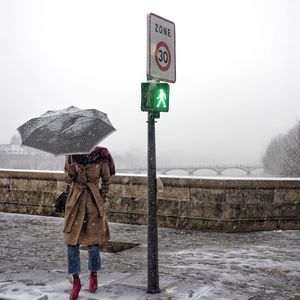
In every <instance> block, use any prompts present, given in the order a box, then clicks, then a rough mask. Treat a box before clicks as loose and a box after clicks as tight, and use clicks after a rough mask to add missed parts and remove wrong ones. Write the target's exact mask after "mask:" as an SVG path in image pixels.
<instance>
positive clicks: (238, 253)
mask: <svg viewBox="0 0 300 300" xmlns="http://www.w3.org/2000/svg"><path fill="white" fill-rule="evenodd" d="M110 226H111V231H112V238H113V241H119V242H132V243H138V244H140V246H138V247H135V248H132V249H129V250H126V251H122V252H118V253H102V271H101V273H100V276H99V277H100V288H99V289H98V291H97V292H96V294H91V293H89V292H88V291H87V287H88V280H87V279H88V270H87V266H86V261H87V251H84V250H82V251H81V260H82V267H83V272H82V274H81V278H82V280H83V284H84V286H83V290H82V292H81V294H80V297H79V300H94V299H102V300H108V299H115V300H116V299H121V300H144V299H148V300H173V299H189V300H192V299H212V300H218V299H237V300H243V299H247V300H250V299H252V300H254V299H272V300H274V299H294V300H296V299H298V300H299V299H300V232H299V231H273V232H255V233H243V234H236V233H235V234H229V233H202V232H196V231H176V230H172V229H164V228H160V229H159V273H160V287H161V290H162V292H161V293H160V294H155V295H151V294H147V293H146V286H147V282H146V278H147V277H146V275H147V270H146V268H147V248H146V237H147V227H146V226H135V225H125V224H116V223H112V224H110ZM62 228H63V219H61V218H54V217H41V216H31V215H18V214H7V213H0V299H1V300H3V299H17V300H18V299H20V300H27V299H28V300H48V299H49V300H51V299H55V300H63V299H68V294H69V290H70V287H71V284H70V278H69V276H68V275H66V273H65V272H66V260H65V255H66V251H65V246H64V244H63V235H62Z"/></svg>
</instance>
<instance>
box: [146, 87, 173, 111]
mask: <svg viewBox="0 0 300 300" xmlns="http://www.w3.org/2000/svg"><path fill="white" fill-rule="evenodd" d="M169 90H170V86H169V84H168V83H164V82H142V102H141V110H142V111H150V112H168V111H169Z"/></svg>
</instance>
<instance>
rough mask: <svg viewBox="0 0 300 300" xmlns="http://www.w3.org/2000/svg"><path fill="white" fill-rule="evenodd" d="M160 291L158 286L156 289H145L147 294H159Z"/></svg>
mask: <svg viewBox="0 0 300 300" xmlns="http://www.w3.org/2000/svg"><path fill="white" fill-rule="evenodd" d="M160 292H161V290H160V288H158V289H149V288H148V289H147V293H148V294H159V293H160Z"/></svg>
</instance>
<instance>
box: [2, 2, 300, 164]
mask: <svg viewBox="0 0 300 300" xmlns="http://www.w3.org/2000/svg"><path fill="white" fill-rule="evenodd" d="M150 12H153V13H155V14H158V15H160V16H163V17H165V18H167V19H170V20H172V21H173V22H174V23H175V25H176V48H177V49H176V50H177V51H176V61H177V81H176V83H175V84H171V91H170V111H169V113H161V118H160V119H158V122H157V124H156V147H157V156H158V160H159V159H160V157H161V158H162V157H166V155H168V156H170V157H171V158H172V159H174V160H175V161H176V160H178V161H183V160H186V162H187V163H189V162H191V163H194V162H195V163H203V164H205V163H259V162H260V159H261V157H262V155H263V153H264V150H265V148H266V146H267V145H268V143H269V141H270V139H271V138H272V137H274V136H276V135H278V134H284V133H286V131H287V130H288V129H290V128H291V127H293V126H294V125H295V124H296V122H297V121H299V120H300V58H299V57H300V18H299V15H300V1H297V0H294V1H292V0H291V1H288V0H282V1H276V0H270V1H266V0H259V1H242V0H237V1H224V0H220V1H217V0H215V1H214V0H212V1H208V0H206V1H196V0H195V1H172V0H165V1H162V0H152V1H146V0H137V1H121V0H119V1H99V0H97V1H76V0H72V1H65V0H59V1H54V0H51V1H45V0H36V1H32V0H26V1H21V0H20V1H14V0H0V103H1V110H0V143H9V141H10V138H11V136H12V135H13V134H14V133H15V130H16V128H17V127H18V126H20V125H21V124H23V123H24V122H26V121H27V120H28V119H30V118H32V117H36V116H38V115H41V114H42V113H44V112H45V111H47V110H49V109H61V108H66V107H68V106H70V105H74V106H77V107H80V108H96V109H99V110H102V111H105V112H106V113H108V115H109V117H110V120H111V121H112V123H113V124H114V125H115V127H116V128H117V129H118V131H117V132H115V133H114V134H113V135H111V136H110V137H109V138H108V139H106V140H105V142H104V143H103V145H105V146H108V147H109V149H110V150H111V151H112V152H113V153H125V152H128V151H130V150H132V149H134V150H135V152H139V151H141V153H144V154H145V156H146V148H147V125H146V118H147V115H146V113H145V112H141V110H140V102H141V100H140V84H141V82H143V81H146V39H147V36H146V31H147V28H146V16H147V14H148V13H150Z"/></svg>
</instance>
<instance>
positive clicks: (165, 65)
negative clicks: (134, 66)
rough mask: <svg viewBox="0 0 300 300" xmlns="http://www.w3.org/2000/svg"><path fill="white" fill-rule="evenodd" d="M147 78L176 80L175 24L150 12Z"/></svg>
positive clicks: (148, 19)
mask: <svg viewBox="0 0 300 300" xmlns="http://www.w3.org/2000/svg"><path fill="white" fill-rule="evenodd" d="M147 31H148V42H147V54H148V55H147V78H148V79H157V80H162V81H167V82H173V83H174V82H175V81H176V55H175V52H176V51H175V24H174V23H173V22H172V21H169V20H167V19H165V18H162V17H160V16H158V15H155V14H153V13H150V14H149V15H148V16H147Z"/></svg>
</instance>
